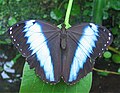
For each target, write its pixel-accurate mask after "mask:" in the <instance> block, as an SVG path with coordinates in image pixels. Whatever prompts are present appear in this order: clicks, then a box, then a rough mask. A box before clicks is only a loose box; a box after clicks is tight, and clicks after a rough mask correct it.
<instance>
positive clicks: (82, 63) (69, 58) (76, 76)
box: [63, 23, 113, 84]
mask: <svg viewBox="0 0 120 93" xmlns="http://www.w3.org/2000/svg"><path fill="white" fill-rule="evenodd" d="M112 39H113V37H112V35H111V33H110V32H109V30H108V29H106V28H105V27H103V26H98V25H95V24H93V23H85V24H81V25H77V26H73V27H71V28H69V29H68V30H67V48H66V49H67V51H66V54H64V56H63V58H64V59H63V78H64V81H65V82H66V83H68V84H74V83H76V82H77V81H79V80H80V79H81V78H83V77H84V76H86V75H87V74H88V73H89V72H91V71H92V68H93V65H94V62H93V61H94V60H95V58H96V57H98V56H100V55H101V54H102V52H104V50H105V49H106V48H107V46H109V45H110V44H111V42H112Z"/></svg>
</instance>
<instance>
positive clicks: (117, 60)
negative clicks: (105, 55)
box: [112, 54, 120, 64]
mask: <svg viewBox="0 0 120 93" xmlns="http://www.w3.org/2000/svg"><path fill="white" fill-rule="evenodd" d="M112 60H113V62H115V63H119V64H120V55H118V54H113V56H112Z"/></svg>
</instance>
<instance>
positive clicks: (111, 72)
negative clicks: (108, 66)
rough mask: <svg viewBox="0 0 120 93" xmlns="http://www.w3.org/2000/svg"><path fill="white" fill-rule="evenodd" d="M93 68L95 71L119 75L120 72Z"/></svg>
mask: <svg viewBox="0 0 120 93" xmlns="http://www.w3.org/2000/svg"><path fill="white" fill-rule="evenodd" d="M93 70H94V71H97V72H105V73H108V74H115V75H120V73H118V72H113V71H107V70H100V69H97V68H93Z"/></svg>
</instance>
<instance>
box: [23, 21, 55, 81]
mask: <svg viewBox="0 0 120 93" xmlns="http://www.w3.org/2000/svg"><path fill="white" fill-rule="evenodd" d="M33 22H35V21H34V20H31V21H27V22H26V26H25V27H24V31H23V32H26V34H25V37H27V38H28V41H27V43H29V44H30V47H29V49H31V50H32V54H34V53H36V56H37V59H38V60H39V62H40V66H41V67H43V70H44V72H45V76H46V79H48V80H50V81H54V70H53V65H52V60H51V56H50V51H49V48H48V46H47V43H46V42H45V40H46V38H45V37H44V34H42V29H41V26H40V25H39V24H38V23H34V24H33ZM32 33H34V34H32ZM36 33H37V34H36ZM41 44H42V45H41ZM38 46H42V47H38ZM36 48H37V49H36ZM46 57H47V59H46Z"/></svg>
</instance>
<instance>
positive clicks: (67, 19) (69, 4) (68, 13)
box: [64, 0, 73, 29]
mask: <svg viewBox="0 0 120 93" xmlns="http://www.w3.org/2000/svg"><path fill="white" fill-rule="evenodd" d="M72 3H73V0H69V3H68V7H67V12H66V16H65V21H64V24H65V25H66V29H67V28H69V27H71V25H70V24H69V18H70V12H71V8H72Z"/></svg>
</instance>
